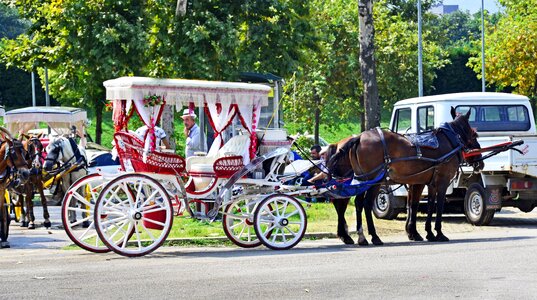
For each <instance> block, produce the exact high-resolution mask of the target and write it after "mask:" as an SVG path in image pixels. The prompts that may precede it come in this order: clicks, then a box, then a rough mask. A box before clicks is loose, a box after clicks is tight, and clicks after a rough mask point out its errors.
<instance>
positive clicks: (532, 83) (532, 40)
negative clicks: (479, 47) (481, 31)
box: [469, 0, 537, 97]
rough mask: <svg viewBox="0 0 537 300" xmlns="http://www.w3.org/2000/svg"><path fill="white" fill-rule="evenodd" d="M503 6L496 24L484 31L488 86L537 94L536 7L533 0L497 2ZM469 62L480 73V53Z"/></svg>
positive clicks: (504, 0) (520, 92) (531, 94)
mask: <svg viewBox="0 0 537 300" xmlns="http://www.w3.org/2000/svg"><path fill="white" fill-rule="evenodd" d="M500 3H501V4H502V5H504V7H505V8H506V10H505V13H506V14H505V15H504V16H502V17H501V19H500V20H499V22H498V24H497V25H496V26H494V27H492V28H491V29H490V30H489V31H488V32H487V38H486V47H485V67H486V71H485V75H486V80H487V84H488V85H495V86H496V87H497V88H498V89H504V88H508V87H510V88H514V90H515V92H517V93H519V94H524V95H528V96H532V97H535V96H537V63H536V62H535V57H537V8H536V7H535V5H534V2H533V1H529V0H523V1H507V0H503V1H500ZM469 65H470V66H471V67H472V68H473V69H474V71H475V72H476V73H478V74H479V73H480V72H481V55H480V53H475V54H474V56H473V57H472V58H471V59H470V62H469Z"/></svg>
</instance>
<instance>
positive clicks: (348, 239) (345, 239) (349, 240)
mask: <svg viewBox="0 0 537 300" xmlns="http://www.w3.org/2000/svg"><path fill="white" fill-rule="evenodd" d="M339 239H340V240H341V241H342V242H343V243H344V244H345V245H354V240H353V239H352V238H351V237H350V236H348V235H347V236H340V237H339Z"/></svg>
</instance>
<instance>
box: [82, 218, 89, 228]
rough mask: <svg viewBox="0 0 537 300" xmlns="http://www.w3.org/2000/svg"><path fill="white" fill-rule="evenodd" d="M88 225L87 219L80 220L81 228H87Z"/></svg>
mask: <svg viewBox="0 0 537 300" xmlns="http://www.w3.org/2000/svg"><path fill="white" fill-rule="evenodd" d="M89 226H90V222H89V221H87V220H86V221H84V222H82V228H88V227H89Z"/></svg>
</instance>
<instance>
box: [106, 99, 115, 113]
mask: <svg viewBox="0 0 537 300" xmlns="http://www.w3.org/2000/svg"><path fill="white" fill-rule="evenodd" d="M112 110H114V103H113V102H112V101H110V102H107V103H105V104H104V111H112Z"/></svg>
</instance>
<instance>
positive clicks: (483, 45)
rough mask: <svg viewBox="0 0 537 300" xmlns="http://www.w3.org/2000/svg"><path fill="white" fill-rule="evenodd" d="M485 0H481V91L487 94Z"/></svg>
mask: <svg viewBox="0 0 537 300" xmlns="http://www.w3.org/2000/svg"><path fill="white" fill-rule="evenodd" d="M484 11H485V0H481V91H482V92H485V13H484Z"/></svg>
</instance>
